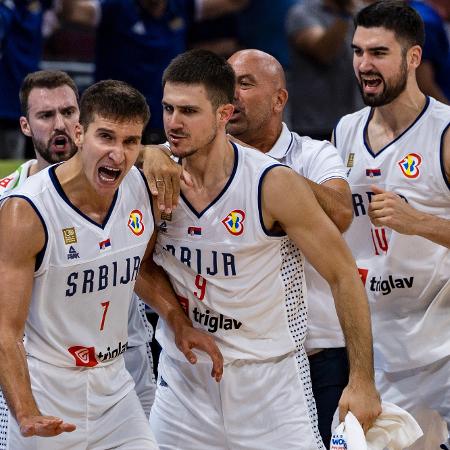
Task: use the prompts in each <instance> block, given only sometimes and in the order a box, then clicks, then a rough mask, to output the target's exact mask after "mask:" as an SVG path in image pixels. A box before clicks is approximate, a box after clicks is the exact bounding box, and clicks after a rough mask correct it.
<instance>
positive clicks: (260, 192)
mask: <svg viewBox="0 0 450 450" xmlns="http://www.w3.org/2000/svg"><path fill="white" fill-rule="evenodd" d="M275 167H288V166H286V165H285V164H273V165H272V166H269V167H267V168H265V169H264V171H263V173H262V174H261V176H260V177H259V182H258V215H259V223H260V225H261V228H262V230H263V231H264V233H265V234H266V235H267V236H270V237H284V236H286V233H285V232H284V231H279V232H271V231H270V230H268V229H267V228H266V226H265V224H264V218H263V213H262V184H263V181H264V177H265V176H266V175H267V174H268V173H269V171H270V170H272V169H273V168H275Z"/></svg>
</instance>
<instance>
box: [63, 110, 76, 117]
mask: <svg viewBox="0 0 450 450" xmlns="http://www.w3.org/2000/svg"><path fill="white" fill-rule="evenodd" d="M74 113H75V109H66V110H64V111H63V115H64V116H65V117H72V116H73V115H74Z"/></svg>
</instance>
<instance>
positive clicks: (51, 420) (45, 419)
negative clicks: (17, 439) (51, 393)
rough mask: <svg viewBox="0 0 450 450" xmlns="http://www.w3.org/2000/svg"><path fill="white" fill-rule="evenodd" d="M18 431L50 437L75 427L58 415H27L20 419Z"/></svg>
mask: <svg viewBox="0 0 450 450" xmlns="http://www.w3.org/2000/svg"><path fill="white" fill-rule="evenodd" d="M19 425H20V432H21V433H22V436H25V437H31V436H42V437H51V436H57V435H58V434H61V433H70V432H72V431H74V430H75V429H76V426H75V425H74V424H71V423H66V422H64V421H63V420H62V419H60V418H59V417H54V416H40V415H37V416H29V417H26V418H24V419H22V420H21V421H20V424H19Z"/></svg>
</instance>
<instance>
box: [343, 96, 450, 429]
mask: <svg viewBox="0 0 450 450" xmlns="http://www.w3.org/2000/svg"><path fill="white" fill-rule="evenodd" d="M371 114H372V110H371V109H370V108H364V109H362V110H361V111H358V112H356V113H354V114H351V115H348V116H345V117H344V118H342V120H341V121H340V123H339V124H338V126H337V128H336V130H335V139H336V147H337V148H338V150H339V151H340V153H341V156H342V158H343V160H344V162H346V163H347V168H348V171H349V182H350V185H351V188H352V195H353V206H354V219H353V223H352V225H351V227H350V229H349V231H348V232H347V235H346V237H347V242H348V244H349V246H350V248H351V249H352V251H353V255H354V256H355V259H356V261H357V264H358V269H359V272H360V275H361V278H362V280H363V282H364V284H365V287H366V291H367V294H368V297H369V301H370V307H371V313H372V323H373V334H374V351H375V368H376V381H377V386H378V388H379V390H380V392H381V395H382V397H383V399H384V400H388V401H391V402H393V403H396V404H398V405H399V406H401V407H403V408H405V409H407V410H409V411H410V412H412V413H413V414H414V412H415V411H418V410H419V409H427V408H429V409H433V410H437V411H439V413H440V414H441V415H442V417H444V418H445V420H446V421H447V423H450V357H449V355H450V314H449V313H450V281H449V277H450V251H449V249H448V248H446V247H444V246H441V245H438V244H435V243H434V242H432V241H430V240H428V239H425V238H422V237H420V236H408V235H404V234H400V233H397V232H396V231H394V230H392V229H390V228H387V227H375V226H374V225H372V223H371V222H370V220H369V217H368V215H367V212H368V206H369V202H370V198H371V196H372V195H373V192H372V191H371V188H370V185H371V184H376V185H378V186H380V187H381V188H382V189H384V190H387V191H393V192H395V193H396V194H398V195H400V196H401V197H402V199H403V200H405V201H407V202H408V203H409V204H410V205H411V206H413V207H414V208H416V209H418V210H420V211H423V212H425V213H429V214H432V215H436V216H439V217H442V218H444V219H447V220H450V192H449V188H450V184H449V183H448V181H447V179H446V176H445V171H444V167H443V162H442V138H443V135H444V133H445V131H446V130H448V127H449V125H450V108H449V107H448V106H446V105H443V104H442V103H439V102H438V101H436V100H434V99H432V98H427V102H426V105H425V107H424V109H423V111H422V113H421V114H420V115H419V116H418V118H417V119H416V120H415V122H414V123H413V124H412V125H411V126H410V127H409V128H408V129H407V130H405V131H404V132H403V133H402V134H401V135H400V136H398V137H397V138H396V139H395V140H394V141H392V142H391V143H390V144H388V145H387V146H386V147H384V148H383V149H382V150H381V151H379V152H378V153H377V154H374V153H373V152H372V151H371V149H370V147H369V146H368V144H367V141H366V137H365V132H366V130H367V127H368V123H369V120H370V118H371ZM447 132H448V131H447ZM424 380H427V382H426V383H425V382H424Z"/></svg>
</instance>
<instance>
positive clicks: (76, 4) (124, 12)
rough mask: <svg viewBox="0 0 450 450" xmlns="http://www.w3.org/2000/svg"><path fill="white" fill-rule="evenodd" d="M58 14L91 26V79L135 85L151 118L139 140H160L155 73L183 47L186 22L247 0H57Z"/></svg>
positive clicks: (232, 8) (159, 90)
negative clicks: (93, 46) (93, 51)
mask: <svg viewBox="0 0 450 450" xmlns="http://www.w3.org/2000/svg"><path fill="white" fill-rule="evenodd" d="M62 1H63V11H62V17H63V18H64V19H65V20H69V21H71V22H75V23H80V24H84V25H90V26H96V27H97V43H96V58H95V62H96V76H95V77H96V80H101V79H106V78H114V79H118V80H123V81H126V82H128V83H129V84H131V85H133V86H134V87H135V88H137V89H139V90H140V91H141V92H142V93H143V94H144V96H145V97H146V100H147V102H148V104H149V106H150V110H151V111H152V117H151V119H150V123H149V125H148V126H147V128H146V130H145V132H144V136H143V143H144V144H150V143H159V142H163V141H165V136H164V129H163V124H162V108H161V99H162V87H161V78H162V73H163V71H164V69H165V68H166V67H167V66H168V65H169V62H170V61H171V60H172V59H173V58H174V57H175V56H176V55H178V54H179V53H182V52H184V51H185V50H186V48H187V33H188V30H189V26H190V25H191V24H192V23H193V22H194V21H195V20H198V19H205V18H214V17H216V16H220V15H223V14H228V13H232V12H234V11H237V10H239V9H240V8H242V7H243V6H245V5H246V4H247V2H248V0H197V1H195V0H133V1H131V0H62Z"/></svg>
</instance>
